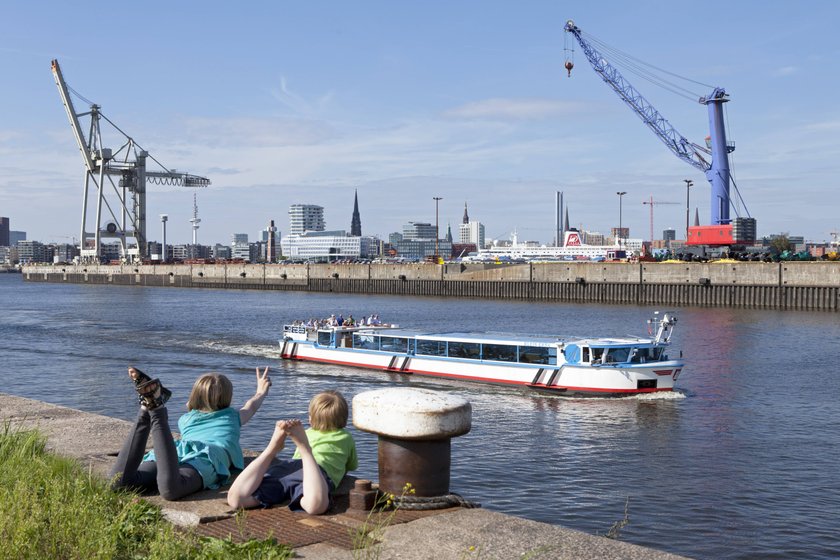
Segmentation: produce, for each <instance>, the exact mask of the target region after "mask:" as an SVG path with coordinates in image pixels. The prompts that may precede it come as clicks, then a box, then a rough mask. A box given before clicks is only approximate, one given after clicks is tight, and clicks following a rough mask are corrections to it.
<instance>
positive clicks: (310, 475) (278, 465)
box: [227, 391, 359, 515]
mask: <svg viewBox="0 0 840 560" xmlns="http://www.w3.org/2000/svg"><path fill="white" fill-rule="evenodd" d="M347 417H348V407H347V401H346V400H345V399H344V397H343V396H342V395H341V393H339V392H337V391H325V392H323V393H319V394H317V395H315V396H314V397H313V398H312V400H311V401H310V402H309V424H310V426H311V427H310V428H309V429H308V430H304V429H303V426H302V425H301V422H300V420H281V421H279V422H277V424H276V426H275V429H274V435H273V436H272V437H271V441H270V442H269V444H268V446H267V447H266V448H265V450H264V451H263V452H262V453H261V454H260V455H259V457H257V458H256V459H254V460H253V461H252V462H251V463H250V464H249V465H248V466H247V467H246V468H245V470H243V471H242V473H241V474H240V475H239V476H238V477H237V478H236V480H235V481H234V483H233V485H232V486H231V487H230V490H229V491H228V497H227V501H228V504H229V505H230V506H231V507H233V508H252V507H258V506H262V507H270V506H272V505H274V504H279V503H282V502H286V501H288V502H289V509H292V510H301V509H302V510H304V511H305V512H306V513H308V514H310V515H320V514H322V513H325V512H326V511H327V510H328V509H329V508H330V506H331V505H332V497H331V495H330V494H331V492H333V491H334V490H335V489H336V488H337V487H338V486H339V484H341V479H342V478H344V475H345V474H346V473H347V471H352V470H354V469H356V468H358V466H359V460H358V457H357V455H356V443H355V442H354V441H353V436H352V435H350V432H348V431H347V430H346V429H345V426H346V425H347ZM287 437H289V438H291V440H292V441H293V442H294V443H295V445H296V446H297V451H296V452H295V455H294V457H293V458H292V460H284V459H280V460H276V457H275V456H276V455H277V453H279V452H280V450H282V449H283V447H284V443H285V440H286V438H287Z"/></svg>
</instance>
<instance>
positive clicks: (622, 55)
mask: <svg viewBox="0 0 840 560" xmlns="http://www.w3.org/2000/svg"><path fill="white" fill-rule="evenodd" d="M580 34H581V35H584V36H585V37H586V39H587V41H589V42H590V43H592V44H594V45H596V46H597V47H598V49H599V50H600V51H603V52H604V53H606V54H609V55H611V56H613V57H615V59H616V60H618V61H619V65H620V66H622V68H626V69H627V71H628V72H630V73H632V74H635V75H636V76H638V77H640V78H642V79H643V80H645V81H648V82H650V83H652V84H654V85H657V86H659V87H661V88H662V89H665V90H668V91H670V92H671V93H674V94H675V95H679V96H680V97H685V98H686V99H689V100H691V101H697V100H698V99H699V98H700V97H701V96H700V95H699V94H697V93H696V92H695V91H692V90H690V89H687V88H686V87H683V86H681V85H679V84H678V83H676V82H674V81H669V80H667V79H666V78H664V77H662V76H660V75H657V74H656V73H654V72H653V71H652V70H649V69H653V70H656V71H658V72H661V73H663V74H667V75H669V76H673V77H675V78H679V79H680V80H684V81H685V82H690V83H693V84H696V85H700V86H703V87H707V88H709V89H714V86H711V85H709V84H705V83H703V82H699V81H697V80H693V79H691V78H688V77H685V76H682V75H680V74H677V73H675V72H671V71H668V70H665V69H664V68H660V67H658V66H655V65H653V64H649V63H647V62H644V61H643V60H641V59H639V58H637V57H634V56H632V55H630V54H628V53H626V52H624V51H621V50H620V49H617V48H615V47H612V46H610V45H608V44H607V43H605V42H603V41H601V40H600V39H598V38H597V37H594V36H592V35H591V34H589V33H585V32H583V31H580Z"/></svg>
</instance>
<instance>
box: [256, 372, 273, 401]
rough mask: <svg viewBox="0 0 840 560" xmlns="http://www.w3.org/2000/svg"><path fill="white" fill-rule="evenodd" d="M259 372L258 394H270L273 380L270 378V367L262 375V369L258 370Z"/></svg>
mask: <svg viewBox="0 0 840 560" xmlns="http://www.w3.org/2000/svg"><path fill="white" fill-rule="evenodd" d="M256 370H257V394H258V395H264V394H266V393H268V389H269V388H270V387H271V378H270V377H269V376H268V366H266V367H265V369H264V370H263V371H262V373H260V368H256Z"/></svg>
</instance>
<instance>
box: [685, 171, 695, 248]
mask: <svg viewBox="0 0 840 560" xmlns="http://www.w3.org/2000/svg"><path fill="white" fill-rule="evenodd" d="M683 181H685V241H686V243H688V215H689V212H690V210H689V203H688V198H689V189H690V188H691V186H692V185H693V184H694V181H692V180H691V179H683Z"/></svg>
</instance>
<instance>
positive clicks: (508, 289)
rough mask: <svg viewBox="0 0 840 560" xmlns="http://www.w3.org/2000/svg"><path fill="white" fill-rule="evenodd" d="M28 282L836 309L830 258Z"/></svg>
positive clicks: (32, 270) (195, 269)
mask: <svg viewBox="0 0 840 560" xmlns="http://www.w3.org/2000/svg"><path fill="white" fill-rule="evenodd" d="M23 278H24V280H26V281H28V282H52V283H69V284H91V285H97V284H100V285H115V286H156V287H173V288H227V289H251V290H278V291H308V292H334V293H345V294H356V293H358V294H384V295H413V296H438V297H456V298H489V299H515V300H527V301H557V302H578V303H607V304H633V305H658V306H663V305H664V306H668V305H681V306H707V307H731V308H756V309H781V310H814V311H840V262H778V263H761V262H709V263H650V262H639V263H625V262H601V263H598V262H552V263H525V264H504V265H495V264H460V263H450V264H443V265H437V264H428V263H412V264H373V263H371V264H323V265H314V264H313V265H310V264H178V265H151V264H148V265H147V264H140V265H131V264H123V265H73V264H56V265H28V266H26V267H24V269H23Z"/></svg>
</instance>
